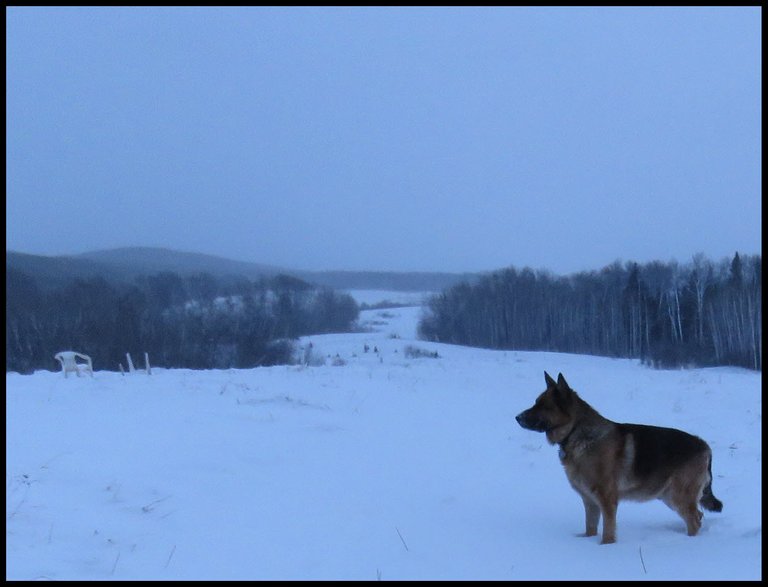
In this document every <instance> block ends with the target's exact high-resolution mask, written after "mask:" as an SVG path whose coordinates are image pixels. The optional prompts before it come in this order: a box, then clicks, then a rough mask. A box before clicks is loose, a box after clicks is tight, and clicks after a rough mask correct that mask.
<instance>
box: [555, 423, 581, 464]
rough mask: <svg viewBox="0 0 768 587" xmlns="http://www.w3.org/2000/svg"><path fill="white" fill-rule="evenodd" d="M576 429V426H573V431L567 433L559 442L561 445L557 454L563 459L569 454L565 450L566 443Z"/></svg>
mask: <svg viewBox="0 0 768 587" xmlns="http://www.w3.org/2000/svg"><path fill="white" fill-rule="evenodd" d="M574 430H576V428H575V427H573V428H571V431H570V432H569V433H568V434H566V435H565V438H563V439H562V440H561V441H560V442H558V443H557V444H558V445H559V446H558V451H557V456H558V457H560V460H561V461H564V460H565V457H566V456H567V455H566V452H565V443H566V442H568V439H569V438H570V437H571V434H573V431H574Z"/></svg>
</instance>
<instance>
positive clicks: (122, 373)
mask: <svg viewBox="0 0 768 587" xmlns="http://www.w3.org/2000/svg"><path fill="white" fill-rule="evenodd" d="M117 366H118V367H120V374H121V375H122V376H123V377H125V369H123V364H122V363H118V364H117Z"/></svg>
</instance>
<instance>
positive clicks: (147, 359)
mask: <svg viewBox="0 0 768 587" xmlns="http://www.w3.org/2000/svg"><path fill="white" fill-rule="evenodd" d="M144 365H145V366H146V368H147V375H152V368H151V367H150V366H149V353H147V352H146V351H144Z"/></svg>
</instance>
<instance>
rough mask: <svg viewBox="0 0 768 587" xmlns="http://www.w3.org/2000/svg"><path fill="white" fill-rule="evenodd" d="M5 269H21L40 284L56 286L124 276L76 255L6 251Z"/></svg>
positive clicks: (114, 279)
mask: <svg viewBox="0 0 768 587" xmlns="http://www.w3.org/2000/svg"><path fill="white" fill-rule="evenodd" d="M5 269H6V272H7V271H8V270H9V269H15V270H17V271H22V272H24V273H26V274H27V275H30V276H32V277H34V278H36V279H37V280H38V282H39V283H40V284H41V285H46V286H49V287H58V286H60V285H63V284H65V283H67V282H70V281H72V280H74V279H90V278H93V277H99V276H101V277H103V278H104V279H107V280H109V281H118V280H121V279H123V278H124V275H122V274H121V273H120V272H119V271H117V270H116V269H115V268H114V267H111V266H110V265H109V264H107V263H102V262H98V261H92V260H90V259H80V258H77V257H64V256H62V257H46V256H42V255H28V254H27V253H17V252H15V251H6V253H5Z"/></svg>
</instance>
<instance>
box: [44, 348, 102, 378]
mask: <svg viewBox="0 0 768 587" xmlns="http://www.w3.org/2000/svg"><path fill="white" fill-rule="evenodd" d="M78 357H79V358H80V359H83V360H84V361H85V362H86V364H78V362H77V360H76V358H78ZM53 358H54V359H56V360H57V361H58V362H59V363H61V370H62V371H63V372H64V377H65V378H66V377H67V373H69V372H71V371H74V372H75V373H77V376H78V377H80V368H83V369H84V370H85V371H87V372H88V373H90V374H91V377H93V363H92V362H91V357H89V356H88V355H84V354H82V353H78V352H75V351H61V352H60V353H56V354H55V355H54V356H53Z"/></svg>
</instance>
